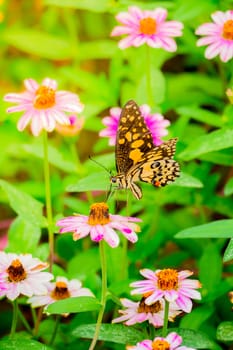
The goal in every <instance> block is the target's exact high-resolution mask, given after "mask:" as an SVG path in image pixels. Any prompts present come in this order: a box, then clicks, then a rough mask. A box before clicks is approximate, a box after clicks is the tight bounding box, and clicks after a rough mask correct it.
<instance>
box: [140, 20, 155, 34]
mask: <svg viewBox="0 0 233 350" xmlns="http://www.w3.org/2000/svg"><path fill="white" fill-rule="evenodd" d="M139 30H140V33H142V34H146V35H153V34H155V32H156V21H155V20H154V19H153V18H151V17H147V18H143V19H141V20H140V24H139Z"/></svg>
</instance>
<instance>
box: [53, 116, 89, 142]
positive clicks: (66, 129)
mask: <svg viewBox="0 0 233 350" xmlns="http://www.w3.org/2000/svg"><path fill="white" fill-rule="evenodd" d="M68 118H69V125H61V124H57V125H56V130H57V132H58V133H59V134H61V135H63V136H68V137H72V136H75V135H77V134H78V133H79V132H80V131H81V130H82V128H83V125H84V118H83V117H81V118H78V117H77V116H76V115H70V116H68Z"/></svg>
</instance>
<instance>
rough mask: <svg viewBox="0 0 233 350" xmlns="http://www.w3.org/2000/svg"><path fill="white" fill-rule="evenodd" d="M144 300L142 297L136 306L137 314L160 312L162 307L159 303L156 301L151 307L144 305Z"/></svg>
mask: <svg viewBox="0 0 233 350" xmlns="http://www.w3.org/2000/svg"><path fill="white" fill-rule="evenodd" d="M145 299H146V297H145V296H144V297H142V299H141V301H140V303H139V306H138V309H137V311H138V313H149V312H150V313H152V314H157V313H158V312H159V311H161V310H162V305H161V303H160V301H159V300H158V301H156V302H155V303H153V304H151V305H146V303H145Z"/></svg>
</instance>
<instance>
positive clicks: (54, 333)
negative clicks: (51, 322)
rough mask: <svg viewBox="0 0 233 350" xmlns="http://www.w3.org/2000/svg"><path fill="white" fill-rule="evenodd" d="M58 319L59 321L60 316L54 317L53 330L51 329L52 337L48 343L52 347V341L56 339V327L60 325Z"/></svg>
mask: <svg viewBox="0 0 233 350" xmlns="http://www.w3.org/2000/svg"><path fill="white" fill-rule="evenodd" d="M60 319H61V315H56V320H55V326H54V329H53V333H52V337H51V339H50V342H49V345H50V346H52V345H53V342H54V340H55V338H56V334H57V330H58V326H59V324H60Z"/></svg>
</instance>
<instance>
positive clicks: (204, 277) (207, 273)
mask: <svg viewBox="0 0 233 350" xmlns="http://www.w3.org/2000/svg"><path fill="white" fill-rule="evenodd" d="M210 266H211V269H210ZM221 276H222V257H221V255H220V253H219V251H218V249H217V245H216V244H214V243H212V242H211V243H209V244H208V245H207V246H206V247H205V249H204V251H203V254H202V256H201V258H200V260H199V278H200V281H201V284H202V292H203V294H207V293H208V292H209V291H214V289H215V288H216V285H217V284H218V283H219V282H220V281H221Z"/></svg>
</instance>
